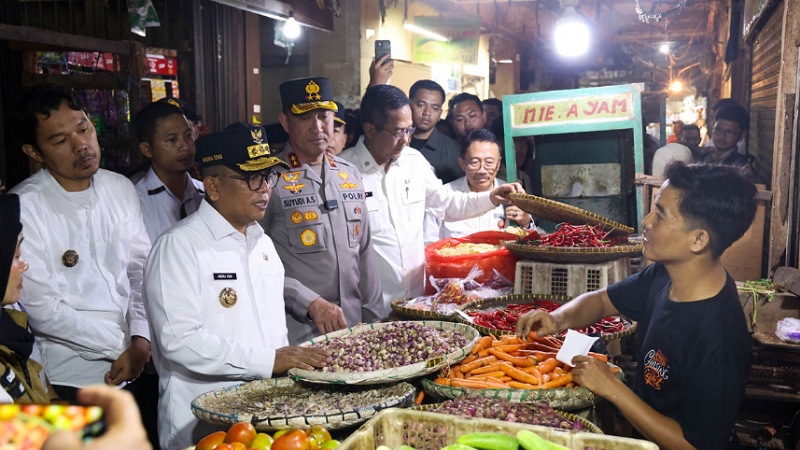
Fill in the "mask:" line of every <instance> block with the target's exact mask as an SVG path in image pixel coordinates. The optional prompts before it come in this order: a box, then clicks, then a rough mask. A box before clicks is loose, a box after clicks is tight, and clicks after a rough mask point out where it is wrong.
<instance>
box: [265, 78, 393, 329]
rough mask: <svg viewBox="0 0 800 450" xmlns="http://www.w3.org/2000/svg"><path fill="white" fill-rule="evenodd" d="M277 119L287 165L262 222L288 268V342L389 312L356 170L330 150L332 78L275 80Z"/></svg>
mask: <svg viewBox="0 0 800 450" xmlns="http://www.w3.org/2000/svg"><path fill="white" fill-rule="evenodd" d="M280 93H281V102H282V106H283V112H281V113H280V116H279V118H280V122H281V125H282V126H283V128H284V129H285V130H286V132H287V133H288V134H289V142H288V144H287V147H286V148H285V149H284V152H283V153H282V154H281V159H283V160H284V161H287V162H288V163H289V166H290V167H291V168H290V169H289V170H288V171H287V172H284V173H283V174H282V175H281V177H280V179H279V180H278V184H277V185H276V186H275V189H274V190H273V193H272V195H271V196H270V200H269V206H268V210H267V214H266V217H265V218H264V219H263V220H262V221H261V225H262V226H263V227H264V230H265V231H266V233H267V234H268V235H269V236H270V237H271V238H272V240H273V242H274V243H275V248H276V249H277V251H278V255H280V257H281V261H283V265H284V267H285V269H286V280H285V283H284V299H285V302H286V326H287V328H288V329H289V343H290V344H291V345H296V344H298V343H300V342H303V341H306V340H308V339H311V338H314V337H316V336H318V335H320V334H324V333H329V332H331V331H336V330H340V329H342V328H345V327H348V326H353V325H356V324H358V323H360V322H375V321H377V320H379V319H381V318H383V317H385V316H386V315H387V312H388V311H387V308H386V307H385V306H384V304H383V300H382V294H381V284H380V276H379V275H378V272H377V263H376V262H375V256H374V254H373V251H372V240H371V235H370V231H369V220H368V217H367V207H366V197H367V193H366V192H365V191H364V185H363V183H362V181H361V173H360V172H359V171H358V169H356V168H355V166H353V165H352V164H351V163H349V162H347V161H345V160H343V159H340V158H339V157H337V156H333V155H331V154H330V153H329V152H327V151H326V150H327V148H328V145H329V137H330V135H331V133H332V132H333V121H334V113H335V111H336V110H337V106H336V104H335V103H334V101H333V92H332V88H331V83H330V80H328V79H327V78H321V77H310V78H298V79H294V80H289V81H285V82H283V83H282V84H281V86H280Z"/></svg>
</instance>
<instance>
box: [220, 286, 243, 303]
mask: <svg viewBox="0 0 800 450" xmlns="http://www.w3.org/2000/svg"><path fill="white" fill-rule="evenodd" d="M238 299H239V295H238V294H236V290H234V289H233V288H229V287H226V288H224V289H223V290H221V291H220V292H219V303H220V304H221V305H222V306H224V307H226V308H233V305H235V304H236V300H238Z"/></svg>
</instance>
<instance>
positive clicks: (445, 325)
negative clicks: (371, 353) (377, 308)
mask: <svg viewBox="0 0 800 450" xmlns="http://www.w3.org/2000/svg"><path fill="white" fill-rule="evenodd" d="M417 323H419V324H422V325H424V326H427V327H431V328H436V329H439V330H456V331H458V332H460V333H462V334H464V335H465V336H466V338H467V345H466V346H464V347H463V348H461V349H459V350H456V351H454V352H452V353H450V354H448V355H446V356H444V357H440V358H434V359H429V360H427V361H420V362H417V363H414V364H409V365H407V366H400V367H393V368H389V369H382V370H373V371H369V372H323V371H321V370H303V369H297V368H294V369H289V376H290V377H292V378H294V379H296V380H301V381H308V382H311V383H322V384H359V385H360V384H381V383H392V382H397V381H405V380H409V379H411V378H416V377H420V376H423V375H427V374H429V373H433V372H436V371H437V370H439V369H441V368H443V367H445V366H448V365H450V364H455V363H457V362H459V361H461V360H462V359H464V358H466V357H467V356H468V355H469V354H470V352H471V351H472V348H473V347H475V343H476V342H478V338H479V337H480V333H478V330H476V329H475V328H473V327H471V326H469V325H466V324H462V323H455V322H442V321H427V320H423V321H419V322H417ZM390 324H391V322H384V323H372V324H362V325H358V326H355V327H353V328H348V329H346V330H339V331H335V332H333V333H328V334H325V335H322V336H319V337H317V338H314V339H311V340H310V341H308V342H305V343H303V344H300V346H302V347H307V346H310V345H313V344H316V343H318V342H323V341H327V340H331V339H334V338H337V337H342V336H349V335H354V334H358V333H362V332H364V331H368V330H377V329H380V328H383V327H387V326H389V325H390Z"/></svg>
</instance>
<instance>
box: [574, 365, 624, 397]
mask: <svg viewBox="0 0 800 450" xmlns="http://www.w3.org/2000/svg"><path fill="white" fill-rule="evenodd" d="M572 364H575V367H573V368H572V379H573V381H574V382H575V383H576V384H579V385H581V386H583V387H585V388H586V389H589V390H590V391H592V392H593V393H595V394H597V395H599V396H601V397H603V398H606V399H607V398H609V397H610V396H611V395H613V394H614V392H616V390H617V389H618V387H619V384H620V383H621V382H620V381H619V380H618V379H617V377H616V376H614V374H613V373H612V372H611V370H610V369H609V368H608V365H606V364H605V363H604V362H602V361H600V360H599V359H597V358H593V357H591V356H581V355H578V356H575V357H574V358H572Z"/></svg>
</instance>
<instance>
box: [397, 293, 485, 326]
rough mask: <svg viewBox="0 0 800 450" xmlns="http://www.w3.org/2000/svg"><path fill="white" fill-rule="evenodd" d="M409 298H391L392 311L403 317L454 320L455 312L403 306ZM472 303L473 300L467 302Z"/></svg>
mask: <svg viewBox="0 0 800 450" xmlns="http://www.w3.org/2000/svg"><path fill="white" fill-rule="evenodd" d="M408 300H409V299H407V298H398V299H395V300H392V311H394V313H395V314H397V316H398V317H401V318H404V319H413V320H419V319H422V320H441V321H445V322H456V317H455V313H454V314H451V315H445V314H441V313H438V312H434V311H431V310H429V309H428V310H425V309H416V308H409V307H407V306H403V304H404V303H405V302H407V301H408ZM469 303H473V302H469Z"/></svg>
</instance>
